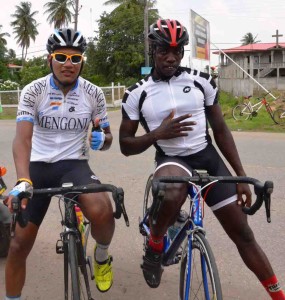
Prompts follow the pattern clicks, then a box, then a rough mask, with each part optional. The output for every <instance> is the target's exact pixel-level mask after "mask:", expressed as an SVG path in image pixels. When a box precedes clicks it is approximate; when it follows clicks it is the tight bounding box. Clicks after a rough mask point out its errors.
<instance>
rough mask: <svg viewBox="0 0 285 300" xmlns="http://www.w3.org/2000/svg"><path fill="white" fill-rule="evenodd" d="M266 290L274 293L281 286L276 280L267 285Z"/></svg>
mask: <svg viewBox="0 0 285 300" xmlns="http://www.w3.org/2000/svg"><path fill="white" fill-rule="evenodd" d="M268 290H269V291H270V292H272V293H276V292H279V291H280V290H281V286H280V284H279V282H277V283H275V284H271V285H269V286H268Z"/></svg>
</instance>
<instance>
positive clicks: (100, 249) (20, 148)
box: [6, 28, 115, 300]
mask: <svg viewBox="0 0 285 300" xmlns="http://www.w3.org/2000/svg"><path fill="white" fill-rule="evenodd" d="M86 46H87V45H86V39H85V38H84V36H83V35H82V33H81V32H80V31H75V30H74V29H71V28H63V29H58V30H55V31H54V32H53V34H52V35H51V36H50V37H49V38H48V41H47V45H46V47H47V51H48V62H49V65H50V68H51V74H49V75H47V76H45V77H43V78H39V79H37V80H35V81H33V82H31V83H30V84H28V85H27V86H25V87H24V89H23V90H22V93H21V98H20V102H19V106H18V112H17V127H16V136H15V138H14V141H13V154H14V162H15V167H16V172H17V178H18V180H17V182H16V184H15V187H14V188H13V189H12V191H10V193H9V195H10V197H9V198H8V201H7V205H8V207H9V208H10V210H11V211H12V207H11V199H12V196H13V195H14V196H17V195H18V194H19V193H20V192H25V191H26V192H29V193H30V194H31V195H32V194H33V188H49V187H57V186H61V185H62V184H63V183H66V182H72V183H73V184H74V185H85V184H89V183H100V180H99V178H98V177H97V176H96V175H95V173H94V172H93V171H92V170H91V168H90V166H89V164H88V160H89V157H90V156H89V148H90V147H91V149H92V150H107V149H109V148H110V146H111V144H112V139H113V137H112V133H111V129H110V123H109V119H108V114H107V106H106V100H105V97H104V93H103V91H102V90H101V88H99V87H97V86H96V85H94V84H92V83H91V82H89V81H87V80H85V79H84V78H82V77H80V73H81V70H82V67H83V61H84V57H83V53H84V51H85V50H86ZM91 123H93V125H95V127H97V129H98V130H95V131H92V134H91V137H90V145H89V133H88V132H89V127H90V126H91ZM98 153H99V152H98ZM24 200H27V199H24ZM50 201H51V198H50V197H38V196H35V197H31V199H30V200H29V201H28V203H25V202H23V204H22V206H23V208H24V209H23V212H22V213H23V214H24V215H25V217H26V218H27V219H28V220H29V222H28V224H27V226H26V227H25V228H20V227H19V226H17V227H16V232H15V237H14V238H13V239H12V240H11V243H10V249H9V254H8V258H7V264H6V300H8V299H13V300H19V299H21V292H22V288H23V286H24V283H25V273H26V259H27V257H28V255H29V253H30V251H31V249H32V247H33V244H34V242H35V239H36V237H37V233H38V230H39V227H40V225H41V223H42V221H43V219H44V216H45V214H46V212H47V210H48V207H49V203H50ZM79 201H80V203H81V204H82V207H81V208H82V211H83V213H84V215H85V216H86V218H87V219H88V220H90V223H91V234H92V237H93V238H94V239H95V240H96V246H95V247H94V258H95V263H94V272H95V281H96V286H97V288H98V289H99V290H100V291H101V292H106V291H107V290H109V289H110V287H111V286H112V283H113V272H112V264H111V262H112V257H111V256H110V255H109V254H108V247H109V245H110V243H111V240H112V237H113V233H114V229H115V222H114V217H113V207H112V204H111V201H110V198H109V196H108V194H107V193H103V192H102V193H95V194H82V195H80V196H79ZM95 222H96V225H95ZM35 298H36V296H35ZM22 299H23V298H22Z"/></svg>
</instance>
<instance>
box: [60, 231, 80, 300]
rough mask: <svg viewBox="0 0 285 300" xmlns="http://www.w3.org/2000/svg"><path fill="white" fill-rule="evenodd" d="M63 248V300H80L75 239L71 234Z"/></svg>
mask: <svg viewBox="0 0 285 300" xmlns="http://www.w3.org/2000/svg"><path fill="white" fill-rule="evenodd" d="M64 248H65V249H64V291H65V300H80V299H81V297H80V285H79V272H78V271H79V268H78V260H77V247H76V237H75V236H74V235H73V234H69V235H68V241H67V242H66V244H65V246H64Z"/></svg>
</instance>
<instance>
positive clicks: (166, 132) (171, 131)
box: [154, 111, 196, 140]
mask: <svg viewBox="0 0 285 300" xmlns="http://www.w3.org/2000/svg"><path fill="white" fill-rule="evenodd" d="M191 116H192V115H191V114H186V115H183V116H180V117H177V118H175V119H174V118H173V117H174V111H171V113H170V114H169V115H168V116H167V117H166V118H165V119H164V120H163V121H162V123H161V124H160V126H159V127H157V128H156V129H155V130H154V132H155V136H156V139H157V140H168V139H173V138H177V137H181V136H187V135H188V133H187V131H192V130H193V128H192V126H193V125H196V122H195V121H187V122H183V120H185V119H188V118H190V117H191Z"/></svg>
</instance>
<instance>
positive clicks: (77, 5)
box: [74, 0, 79, 31]
mask: <svg viewBox="0 0 285 300" xmlns="http://www.w3.org/2000/svg"><path fill="white" fill-rule="evenodd" d="M74 2H75V6H74V30H75V31H77V24H78V14H79V0H75V1H74Z"/></svg>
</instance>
